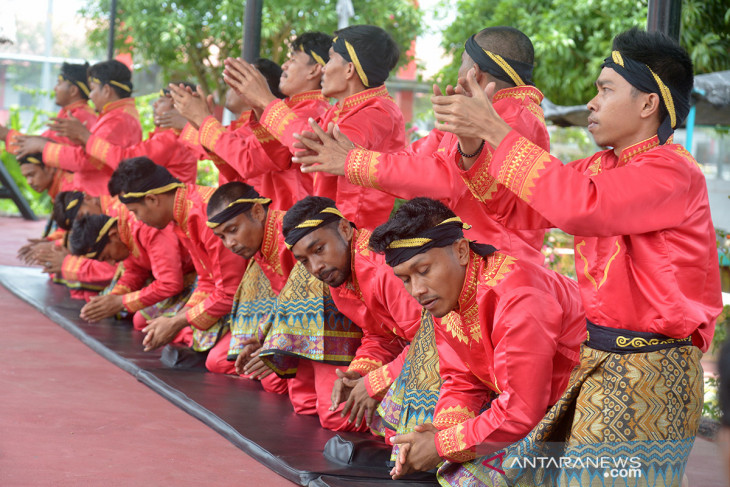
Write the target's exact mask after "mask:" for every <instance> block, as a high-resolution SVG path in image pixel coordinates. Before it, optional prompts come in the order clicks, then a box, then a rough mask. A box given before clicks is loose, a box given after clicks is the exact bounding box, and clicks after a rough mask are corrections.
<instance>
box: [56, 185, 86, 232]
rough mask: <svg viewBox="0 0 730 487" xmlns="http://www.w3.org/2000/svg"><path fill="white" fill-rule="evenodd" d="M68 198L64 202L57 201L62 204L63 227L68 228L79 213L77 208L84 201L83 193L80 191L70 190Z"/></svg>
mask: <svg viewBox="0 0 730 487" xmlns="http://www.w3.org/2000/svg"><path fill="white" fill-rule="evenodd" d="M68 198H69V199H68V200H67V201H66V202H65V204H64V202H63V201H59V204H63V205H64V207H63V223H64V225H63V229H64V230H70V229H71V226H72V225H73V222H74V220H76V215H78V213H79V208H81V204H82V203H83V202H84V193H82V192H81V191H72V192H70V193H69V195H68Z"/></svg>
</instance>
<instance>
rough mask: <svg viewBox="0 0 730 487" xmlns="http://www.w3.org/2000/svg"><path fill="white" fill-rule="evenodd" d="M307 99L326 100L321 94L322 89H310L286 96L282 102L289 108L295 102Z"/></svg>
mask: <svg viewBox="0 0 730 487" xmlns="http://www.w3.org/2000/svg"><path fill="white" fill-rule="evenodd" d="M307 100H322V101H327V98H325V97H324V96H323V95H322V90H312V91H303V92H301V93H297V94H296V95H294V96H291V97H288V98H286V99H285V100H284V103H286V105H287V106H288V107H289V108H291V107H292V106H294V105H296V104H297V103H301V102H303V101H307Z"/></svg>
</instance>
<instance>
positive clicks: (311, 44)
mask: <svg viewBox="0 0 730 487" xmlns="http://www.w3.org/2000/svg"><path fill="white" fill-rule="evenodd" d="M330 47H332V36H330V35H327V34H325V33H324V32H305V33H304V34H302V35H300V36H297V38H296V39H294V40H293V41H292V43H291V51H292V52H296V51H302V50H303V51H304V52H305V53H306V54H307V55H309V64H312V63H316V62H317V61H315V59H314V58H313V57H312V55H311V54H310V52H312V51H314V52H316V53H317V54H318V55H319V56H320V57H321V58H322V60H323V61H324V62H325V63H326V62H327V61H329V59H330Z"/></svg>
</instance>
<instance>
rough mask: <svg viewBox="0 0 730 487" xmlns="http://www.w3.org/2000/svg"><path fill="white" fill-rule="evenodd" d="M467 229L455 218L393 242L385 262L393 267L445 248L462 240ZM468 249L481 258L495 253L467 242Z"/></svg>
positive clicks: (484, 246) (388, 249) (483, 245)
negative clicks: (428, 252) (432, 250)
mask: <svg viewBox="0 0 730 487" xmlns="http://www.w3.org/2000/svg"><path fill="white" fill-rule="evenodd" d="M469 228H471V227H469V225H466V224H465V223H464V222H462V221H461V218H459V217H458V216H455V217H452V218H448V219H446V220H444V221H442V222H441V223H439V224H438V225H436V226H435V227H432V228H429V229H428V230H425V231H424V232H422V233H420V234H418V235H416V236H414V237H410V238H404V239H400V240H393V241H392V242H390V243H389V244H388V246H387V247H386V248H385V262H386V264H388V265H389V266H391V267H395V266H397V265H400V264H402V263H403V262H406V261H408V260H410V259H412V258H413V257H415V256H416V255H418V254H422V253H424V252H427V251H429V250H431V249H433V248H438V247H447V246H449V245H451V244H452V243H454V242H455V241H457V240H459V239H461V238H464V229H469ZM469 247H470V248H471V249H472V250H473V251H474V252H476V253H477V254H479V255H481V256H482V257H486V256H487V255H490V254H492V253H494V252H496V251H497V249H495V248H494V247H492V246H491V245H486V244H478V243H476V242H469Z"/></svg>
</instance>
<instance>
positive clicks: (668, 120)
mask: <svg viewBox="0 0 730 487" xmlns="http://www.w3.org/2000/svg"><path fill="white" fill-rule="evenodd" d="M601 68H611V69H613V70H614V71H616V72H617V73H618V74H620V75H621V76H622V77H623V78H624V79H625V80H626V81H628V82H629V84H631V86H633V87H634V88H636V89H638V90H639V91H643V92H644V93H657V94H658V95H659V98H660V99H661V101H662V103H663V104H664V108H666V109H667V113H668V116H666V117H664V120H662V123H661V124H660V125H659V130H657V136H659V143H661V144H663V143H665V142H666V141H667V140H668V139H669V137H670V136H671V135H672V134H673V133H674V129H675V128H677V126H678V125H679V124H680V123H682V122H683V121H684V119H685V118H686V117H687V114H688V113H689V97H687V96H684V95H683V94H681V93H679V92H678V91H677V90H675V89H673V88H671V87H670V86H668V85H666V84H664V82H663V81H662V80H661V78H659V76H658V75H657V74H656V73H655V72H654V71H652V69H651V68H650V67H649V66H647V65H646V64H644V63H640V62H638V61H634V60H633V59H631V58H628V57H626V56H623V55H621V53H620V52H619V51H612V52H611V55H610V56H609V57H607V58H606V59H605V60H604V61H603V64H602V65H601Z"/></svg>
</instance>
